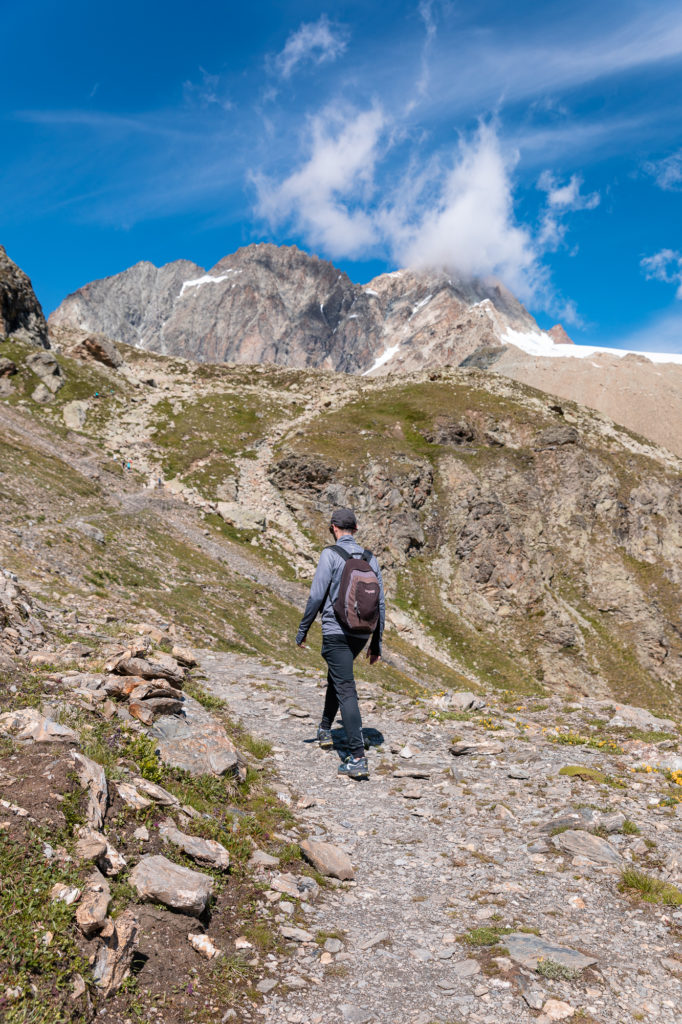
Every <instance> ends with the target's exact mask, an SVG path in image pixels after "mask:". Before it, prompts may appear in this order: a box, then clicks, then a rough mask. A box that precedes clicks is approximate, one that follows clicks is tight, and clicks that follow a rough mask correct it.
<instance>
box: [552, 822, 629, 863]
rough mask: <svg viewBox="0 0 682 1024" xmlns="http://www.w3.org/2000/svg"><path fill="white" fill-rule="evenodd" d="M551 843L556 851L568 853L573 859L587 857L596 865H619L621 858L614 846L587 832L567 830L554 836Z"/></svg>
mask: <svg viewBox="0 0 682 1024" xmlns="http://www.w3.org/2000/svg"><path fill="white" fill-rule="evenodd" d="M552 842H553V843H554V845H555V846H556V848H557V849H558V850H563V851H564V852H565V853H570V854H572V855H573V856H574V857H587V858H588V859H589V860H593V861H596V862H597V863H598V864H620V863H622V860H623V858H622V857H621V855H620V853H619V852H618V850H616V848H615V847H614V846H612V845H611V843H609V842H608V841H607V840H606V839H602V838H601V837H600V836H593V835H592V834H591V833H589V832H576V831H574V830H573V829H569V830H568V832H561V833H560V834H559V835H558V836H554V837H553V839H552Z"/></svg>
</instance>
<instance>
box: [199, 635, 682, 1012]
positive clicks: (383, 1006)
mask: <svg viewBox="0 0 682 1024" xmlns="http://www.w3.org/2000/svg"><path fill="white" fill-rule="evenodd" d="M200 666H201V670H202V672H203V675H204V678H203V680H202V684H203V686H204V687H205V688H206V689H207V690H208V691H209V692H210V693H212V694H213V695H215V696H216V697H219V698H220V699H222V700H224V701H226V702H227V705H228V707H229V710H230V714H231V715H233V716H235V717H238V718H239V719H240V720H241V721H242V722H243V723H244V725H245V726H246V727H247V728H248V729H249V730H250V731H252V732H253V733H255V734H258V735H260V736H262V737H264V738H265V739H267V740H268V741H269V742H270V743H271V744H272V745H273V759H274V762H275V764H276V770H277V773H278V775H279V778H280V779H281V783H282V785H281V786H279V787H277V792H278V795H279V797H280V799H281V800H283V801H284V802H285V803H287V804H289V805H290V806H292V807H294V808H297V811H296V813H297V814H298V815H299V816H300V824H299V826H298V829H296V830H295V831H296V834H298V835H299V836H300V837H301V838H303V837H305V836H307V835H309V836H310V837H311V838H312V839H313V840H320V841H323V842H326V843H332V844H334V845H336V846H338V847H340V848H341V849H342V850H343V851H345V852H346V853H347V854H348V856H349V857H350V859H351V861H352V864H353V866H354V879H353V881H350V882H335V883H334V884H335V886H336V887H335V888H334V889H329V890H325V891H321V892H320V893H319V894H318V896H317V897H316V898H315V899H314V900H311V901H309V902H308V900H306V899H304V900H302V901H300V902H299V903H298V906H297V909H296V911H295V913H296V916H297V918H298V919H299V923H300V926H301V928H302V931H301V932H300V933H298V934H297V935H296V939H295V941H294V943H292V945H293V946H295V947H296V950H295V953H296V956H295V967H294V968H293V975H292V974H291V968H290V967H289V966H287V975H286V976H283V975H282V974H281V972H280V968H279V965H278V963H277V959H276V957H274V956H273V957H272V958H271V963H270V966H269V969H268V970H267V971H266V972H265V973H264V975H263V977H262V978H261V980H260V982H259V984H258V986H257V987H258V988H259V990H260V991H261V992H263V993H264V1002H263V1006H262V1008H260V1010H259V1013H260V1014H262V1017H263V1019H264V1020H266V1021H269V1022H273V1024H274V1022H276V1021H277V1022H279V1021H284V1020H286V1021H288V1022H291V1024H304V1022H305V1024H308V1022H310V1024H320V1022H322V1021H324V1022H330V1024H332V1022H333V1024H336V1022H337V1021H338V1022H345V1021H350V1022H356V1024H359V1022H371V1021H376V1022H381V1024H384V1022H385V1024H402V1022H405V1024H409V1022H419V1024H427V1022H431V1021H455V1020H456V1021H464V1020H466V1021H471V1022H480V1024H497V1022H499V1021H500V1020H510V1021H515V1022H516V1021H518V1022H530V1021H533V1020H541V1021H550V1020H562V1019H568V1018H571V1017H572V1018H573V1019H575V1020H581V1021H591V1020H595V1021H600V1022H604V1024H606V1022H614V1024H615V1022H624V1021H630V1020H652V1021H653V1020H656V1021H664V1022H670V1024H673V1022H674V1021H676V1020H677V1019H678V1011H679V1005H680V1000H681V999H682V944H681V942H680V939H681V938H682V905H681V903H677V905H675V904H674V902H673V905H672V906H665V905H662V906H659V905H656V904H652V903H646V902H642V901H641V900H640V901H638V900H636V899H635V900H633V899H632V895H633V893H632V892H630V893H628V891H627V890H626V891H620V889H619V885H621V884H622V883H621V877H622V872H623V871H624V870H626V869H628V868H629V869H635V868H637V867H639V868H640V869H641V870H642V871H644V870H646V867H647V864H648V865H649V867H651V865H652V864H655V865H657V870H658V873H659V874H660V875H661V876H662V877H666V878H668V879H670V881H671V882H672V881H674V880H677V881H678V882H679V881H682V874H681V872H682V856H681V854H680V835H681V833H682V813H681V812H682V805H681V804H680V803H679V802H676V801H675V799H674V798H673V799H672V800H670V801H669V802H668V801H666V800H665V799H664V797H663V795H662V794H663V791H664V790H665V788H666V782H665V772H666V771H668V772H669V771H670V769H671V768H672V769H673V770H674V769H675V767H677V768H678V769H679V768H682V757H680V755H679V754H677V753H676V752H675V751H676V750H677V749H678V747H677V741H678V739H679V737H678V735H677V734H676V733H674V732H673V733H671V734H670V735H668V737H667V739H666V735H665V733H660V732H659V733H656V732H655V733H654V738H656V739H657V740H658V744H659V745H658V746H657V745H655V744H654V745H652V744H651V743H648V744H647V743H646V742H644V741H643V740H641V739H630V740H627V739H622V738H621V739H620V741H617V740H616V739H614V735H618V734H619V735H620V736H621V737H623V736H627V735H628V731H627V729H625V730H624V731H623V728H622V727H621V728H620V730H619V727H618V726H617V724H616V723H617V722H618V721H623V722H624V723H628V724H629V725H630V726H631V727H632V726H633V723H634V722H639V723H640V725H644V726H647V727H648V728H649V730H651V727H652V725H653V726H654V727H655V728H659V727H660V725H661V723H658V724H657V723H656V720H652V718H651V716H650V715H648V713H646V712H643V711H640V710H638V711H635V710H632V709H624V710H623V711H621V714H622V715H624V716H625V717H624V718H622V719H619V718H618V717H617V716H614V715H612V714H611V713H612V712H614V711H615V710H616V709H614V708H613V707H612V706H610V707H606V706H605V705H604V704H603V703H602V704H601V705H600V704H598V702H590V701H584V702H583V703H582V704H580V705H573V706H571V707H570V708H566V707H562V705H561V704H559V703H558V702H555V701H551V702H549V704H548V703H547V702H542V703H540V702H536V706H535V707H534V706H533V702H524V703H523V704H519V705H517V706H512V707H509V706H507V708H506V709H505V708H504V707H503V706H500V704H499V702H497V701H493V702H492V704H493V706H492V707H488V708H484V709H481V710H479V711H478V712H476V711H468V712H467V711H465V710H459V711H457V710H454V709H457V708H460V709H462V708H466V706H467V704H468V703H473V704H474V706H475V705H476V704H483V703H484V701H483V700H481V699H480V698H475V697H474V695H473V694H469V695H463V694H454V695H452V697H451V698H450V699H448V698H447V697H442V698H438V697H436V698H431V699H430V700H429V701H425V702H421V703H420V704H418V705H416V706H415V704H414V702H413V701H411V700H410V699H408V698H403V697H399V696H396V697H392V696H391V695H390V694H386V693H385V692H384V691H382V690H381V688H380V685H379V677H380V672H381V668H380V667H379V668H378V671H377V684H376V685H371V684H363V686H362V687H361V697H362V704H361V706H362V709H363V716H364V724H365V727H366V733H367V736H368V737H369V740H370V742H371V744H372V746H371V747H370V749H369V759H370V770H371V778H370V781H369V782H367V783H357V782H352V781H350V780H342V779H338V778H337V776H336V769H337V766H338V763H339V756H340V753H342V752H343V733H342V730H341V729H338V730H337V731H336V733H335V735H336V737H337V746H338V747H339V750H335V751H334V752H333V753H330V752H323V751H321V750H320V749H319V748H318V746H317V743H316V742H315V730H316V726H317V721H318V717H317V716H318V715H319V711H320V707H321V703H322V700H323V690H322V689H321V687H322V680H321V679H320V678H312V677H310V676H301V675H299V674H297V673H296V672H295V670H294V669H290V668H286V667H285V668H284V669H282V668H281V667H280V668H268V667H265V666H263V665H262V664H261V663H260V662H258V661H256V660H251V661H248V660H245V659H243V658H241V657H237V656H234V655H229V654H220V653H214V652H208V651H204V652H201V654H200ZM439 705H440V707H439ZM443 707H445V708H448V709H450V710H449V711H447V710H446V711H442V710H441V709H442V708H443ZM448 715H450V716H452V717H451V718H448V717H447V716H448ZM558 717H561V718H562V719H565V720H566V721H567V722H569V723H570V728H569V729H568V730H567V729H566V728H565V727H563V728H561V727H560V728H559V729H558V730H557V726H556V724H555V723H556V720H557V718H558ZM606 717H608V718H609V719H610V721H611V722H612V723H614V724H613V725H612V727H611V728H610V729H609V728H605V727H604V719H605V718H606ZM443 718H445V720H443ZM595 719H599V720H601V721H602V729H601V733H600V734H599V736H594V735H593V738H592V740H591V741H590V744H591V745H589V746H588V745H587V742H588V741H587V738H586V737H587V736H589V735H590V734H591V728H592V723H594V721H595ZM663 728H664V729H667V728H671V729H674V726H673V725H672V723H668V725H664V726H663ZM455 733H456V734H457V735H456V736H455ZM564 733H565V735H566V736H567V737H568V742H567V741H566V740H564V742H559V741H558V740H559V738H560V736H561V735H562V734H564ZM634 734H636V735H643V732H642V730H641V729H640V730H639V732H638V731H637V730H636V729H635V731H634ZM453 737H454V738H455V740H456V742H455V743H454V744H453ZM600 737H601V738H600ZM607 737H608V738H607ZM453 751H460V752H459V753H456V754H455V753H453ZM605 751H609V752H608V753H607V752H605ZM666 766H667V767H666ZM677 777H678V778H679V776H677ZM673 788H674V787H673ZM661 801H663V802H661ZM265 877H266V878H267V871H266V872H265ZM265 895H266V898H270V899H272V900H273V901H274V902H275V903H276V902H277V901H278V900H279V899H281V893H278V892H277V891H276V890H275V891H269V892H268V891H266V893H265ZM635 895H636V894H635ZM681 902H682V901H681ZM281 911H282V912H281V913H280V914H279V915H278V917H277V920H278V921H279V922H280V924H281V925H283V926H286V925H287V924H288V923H290V921H291V913H292V912H291V907H290V906H289V907H287V906H286V905H284V904H282V905H281ZM284 911H287V913H284ZM320 933H321V934H322V936H324V935H327V936H329V938H328V939H325V940H324V942H322V944H321V945H320V942H319V938H320ZM315 936H317V938H318V941H317V942H316V940H315ZM538 1011H540V1016H538Z"/></svg>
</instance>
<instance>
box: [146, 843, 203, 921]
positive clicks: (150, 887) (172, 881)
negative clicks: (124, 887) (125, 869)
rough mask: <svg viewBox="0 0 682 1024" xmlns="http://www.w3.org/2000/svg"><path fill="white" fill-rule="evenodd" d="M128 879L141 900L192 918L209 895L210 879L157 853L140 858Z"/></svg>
mask: <svg viewBox="0 0 682 1024" xmlns="http://www.w3.org/2000/svg"><path fill="white" fill-rule="evenodd" d="M129 881H130V884H131V885H132V886H133V888H134V889H135V890H136V891H137V893H138V895H139V896H140V897H141V898H142V899H143V900H148V901H151V902H154V903H162V904H163V905H164V906H166V907H171V908H172V909H173V910H182V911H183V912H184V913H185V914H192V915H193V916H194V917H200V916H201V914H203V912H204V910H205V909H206V907H207V905H208V901H209V899H210V898H211V896H212V895H213V879H212V878H209V876H208V875H204V874H202V873H201V872H199V871H192V870H191V869H190V868H185V867H182V866H181V865H180V864H174V863H173V861H171V860H168V858H167V857H163V856H161V855H159V854H146V855H145V856H144V857H142V859H141V860H140V862H139V864H137V865H136V866H135V867H134V868H133V870H132V871H131V872H130V876H129Z"/></svg>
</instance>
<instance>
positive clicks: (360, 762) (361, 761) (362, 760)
mask: <svg viewBox="0 0 682 1024" xmlns="http://www.w3.org/2000/svg"><path fill="white" fill-rule="evenodd" d="M339 775H345V776H347V777H348V778H349V779H368V778H369V768H368V766H367V758H366V757H352V756H351V755H350V754H349V755H348V757H347V758H346V760H345V761H344V762H343V764H340V765H339Z"/></svg>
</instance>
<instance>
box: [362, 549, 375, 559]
mask: <svg viewBox="0 0 682 1024" xmlns="http://www.w3.org/2000/svg"><path fill="white" fill-rule="evenodd" d="M362 557H363V559H364V561H365V562H370V561H371V560H372V559H373V558H374V555H373V554H372V552H371V551H369V550H368V549H367V548H365V550H364V551H363V552H362Z"/></svg>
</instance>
